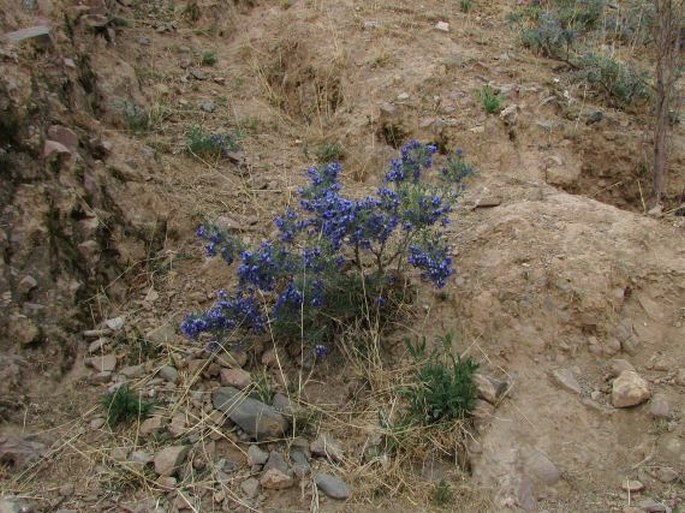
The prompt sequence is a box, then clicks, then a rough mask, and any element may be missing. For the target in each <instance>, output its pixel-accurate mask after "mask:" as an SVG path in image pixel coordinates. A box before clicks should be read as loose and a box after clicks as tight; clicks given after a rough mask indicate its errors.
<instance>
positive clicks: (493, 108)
mask: <svg viewBox="0 0 685 513" xmlns="http://www.w3.org/2000/svg"><path fill="white" fill-rule="evenodd" d="M478 99H479V100H480V104H481V106H482V107H483V110H484V111H485V112H486V113H488V114H497V113H499V111H501V110H502V99H501V97H500V96H499V93H498V92H497V91H495V90H494V89H493V88H492V87H491V86H489V85H486V86H484V87H483V88H482V89H481V90H480V91H478Z"/></svg>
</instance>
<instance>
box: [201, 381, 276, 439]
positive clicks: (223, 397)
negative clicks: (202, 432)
mask: <svg viewBox="0 0 685 513" xmlns="http://www.w3.org/2000/svg"><path fill="white" fill-rule="evenodd" d="M212 401H213V404H214V407H215V408H216V409H217V410H221V411H223V412H224V413H226V414H227V415H228V417H229V418H230V419H231V420H232V421H233V422H235V423H236V424H238V426H240V427H241V428H242V430H243V431H245V432H246V433H247V434H248V435H250V436H252V437H254V438H257V439H261V438H278V437H280V436H283V434H284V433H285V430H286V429H287V427H288V421H287V420H286V419H285V418H284V417H283V416H282V415H281V414H280V413H278V412H277V411H276V410H274V409H273V408H272V407H271V406H268V405H266V404H264V403H263V402H261V401H258V400H256V399H252V398H251V397H246V396H245V395H244V394H242V393H241V392H240V390H238V389H236V388H233V387H222V388H219V389H218V390H216V391H215V392H214V394H213V397H212Z"/></svg>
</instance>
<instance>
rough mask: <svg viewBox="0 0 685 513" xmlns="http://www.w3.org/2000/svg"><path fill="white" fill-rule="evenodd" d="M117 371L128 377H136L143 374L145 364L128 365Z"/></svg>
mask: <svg viewBox="0 0 685 513" xmlns="http://www.w3.org/2000/svg"><path fill="white" fill-rule="evenodd" d="M119 372H120V373H121V374H123V375H124V376H126V377H127V378H129V379H136V378H139V377H141V376H142V375H143V374H145V366H144V365H142V364H141V365H130V366H128V367H124V368H123V369H121V371H119Z"/></svg>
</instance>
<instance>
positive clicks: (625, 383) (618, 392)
mask: <svg viewBox="0 0 685 513" xmlns="http://www.w3.org/2000/svg"><path fill="white" fill-rule="evenodd" d="M650 395H651V394H650V392H649V387H648V386H647V382H646V381H645V380H644V379H643V378H641V377H640V376H639V375H638V374H637V372H635V371H629V370H626V371H623V372H621V374H620V375H619V376H618V377H617V378H616V379H615V380H614V382H613V385H612V389H611V403H612V404H613V406H614V408H630V407H631V406H637V405H638V404H642V403H644V402H645V401H646V400H647V399H649V397H650Z"/></svg>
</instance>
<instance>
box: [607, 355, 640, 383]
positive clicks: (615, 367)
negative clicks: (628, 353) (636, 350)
mask: <svg viewBox="0 0 685 513" xmlns="http://www.w3.org/2000/svg"><path fill="white" fill-rule="evenodd" d="M623 371H633V372H635V367H633V366H632V365H631V364H630V362H629V361H628V360H624V359H623V358H615V359H613V360H611V362H609V373H610V375H611V377H612V378H616V377H618V376H620V375H621V373H622V372H623Z"/></svg>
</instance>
